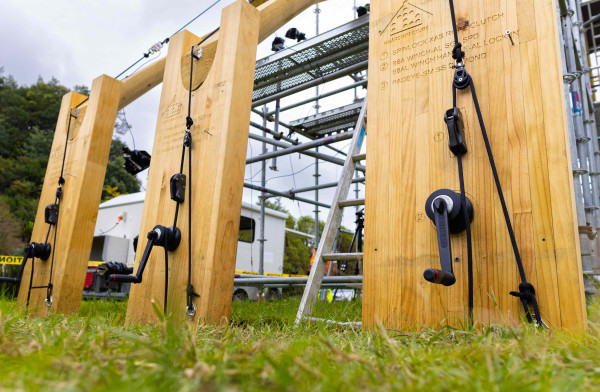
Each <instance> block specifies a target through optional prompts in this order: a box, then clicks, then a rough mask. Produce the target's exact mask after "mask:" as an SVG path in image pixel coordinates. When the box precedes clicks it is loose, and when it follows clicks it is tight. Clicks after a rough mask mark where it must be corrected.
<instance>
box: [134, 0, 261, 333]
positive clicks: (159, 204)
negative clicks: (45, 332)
mask: <svg viewBox="0 0 600 392" xmlns="http://www.w3.org/2000/svg"><path fill="white" fill-rule="evenodd" d="M258 26H259V17H258V11H257V10H256V9H255V8H254V7H252V6H251V5H250V4H248V3H247V2H246V1H243V0H240V1H237V2H235V3H234V4H232V5H230V6H228V7H226V8H225V9H224V10H223V13H222V16H221V28H220V31H219V41H218V47H217V49H216V53H215V55H214V61H213V64H212V67H210V71H209V72H208V75H207V77H206V79H205V80H204V82H203V83H202V85H201V86H200V87H199V88H198V89H197V90H195V91H194V92H193V95H192V101H191V109H192V112H191V117H192V118H193V121H194V125H193V126H192V129H191V132H192V150H191V151H192V164H193V168H192V171H193V173H192V179H191V181H192V183H193V185H192V250H191V251H192V263H193V265H192V278H191V282H192V284H193V285H194V288H195V290H196V291H197V292H198V293H199V294H200V298H195V299H194V304H195V306H196V309H197V312H196V315H195V319H194V321H195V322H198V321H202V322H212V323H221V322H225V321H226V320H227V319H228V318H229V316H230V312H231V296H232V290H233V276H234V273H235V258H236V249H237V238H238V237H237V236H238V228H239V219H240V211H241V201H242V190H243V176H244V168H245V161H246V148H247V140H248V132H249V127H248V121H249V119H250V104H251V99H252V85H253V81H254V64H255V58H256V46H257V42H258ZM199 41H200V38H199V37H197V36H195V35H193V34H191V33H189V32H187V31H183V32H181V33H179V34H177V35H175V36H174V37H172V38H171V40H170V43H169V53H168V56H167V60H166V65H165V74H164V79H163V89H162V96H161V103H160V109H159V114H158V124H157V129H156V135H155V139H154V148H153V151H152V163H151V165H150V171H149V174H150V177H149V179H148V187H147V191H146V199H145V202H144V214H143V219H142V223H141V228H140V243H139V245H138V247H139V249H144V247H145V246H146V243H147V239H146V233H147V232H148V231H150V230H152V228H153V227H154V226H155V225H157V224H160V225H164V226H171V225H172V224H173V219H174V216H175V207H176V203H175V202H174V201H172V200H171V199H170V193H169V179H170V178H171V176H172V175H173V174H175V173H178V172H179V166H180V162H181V149H182V144H183V137H184V133H185V126H186V120H185V118H186V115H187V110H188V89H187V83H185V84H184V83H183V82H182V79H181V75H180V72H181V69H182V66H183V68H184V69H185V68H186V67H188V68H189V59H190V57H189V56H185V55H186V54H187V53H189V52H190V48H191V46H192V45H194V44H197V43H198V42H199ZM182 61H187V62H188V64H182ZM195 61H198V60H195ZM200 61H201V60H200ZM187 72H188V74H189V69H188V71H187ZM187 162H188V161H187V153H186V158H185V165H184V174H186V176H187V185H188V186H189V181H190V176H189V174H188V173H187V165H188V163H187ZM188 206H189V200H188V195H187V191H186V196H185V201H184V202H183V203H182V204H181V205H180V209H179V218H178V223H177V226H178V227H179V228H180V230H181V237H182V238H181V243H180V245H179V247H178V248H177V249H176V250H175V251H174V252H169V281H168V286H169V292H168V301H167V304H168V309H167V312H168V313H170V314H172V315H173V319H175V320H178V321H183V320H187V319H188V317H187V316H186V313H185V308H186V287H187V279H188V258H187V254H188V236H189V232H188V218H187V217H188ZM138 253H139V254H138V256H137V257H136V259H137V260H136V271H137V267H138V264H139V261H140V258H141V252H138ZM164 257H165V256H164V250H163V249H161V248H158V247H155V248H154V251H153V252H152V254H151V256H150V259H149V261H148V265H147V267H146V270H145V272H144V276H143V282H142V283H141V284H135V285H132V288H131V296H130V300H129V306H128V308H127V321H128V322H136V321H154V320H156V315H155V313H154V310H153V308H152V303H151V301H153V300H154V301H156V303H157V304H160V305H159V306H158V307H159V308H160V309H162V307H163V306H162V304H163V295H164V287H165V286H164V285H165V278H164V275H165V269H164V267H165V266H164Z"/></svg>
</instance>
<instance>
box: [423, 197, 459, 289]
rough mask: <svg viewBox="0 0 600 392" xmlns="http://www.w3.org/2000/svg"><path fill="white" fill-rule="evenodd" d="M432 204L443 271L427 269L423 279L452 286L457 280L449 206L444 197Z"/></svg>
mask: <svg viewBox="0 0 600 392" xmlns="http://www.w3.org/2000/svg"><path fill="white" fill-rule="evenodd" d="M432 204H433V206H432V207H433V215H434V222H435V228H436V231H437V239H438V248H439V251H440V264H441V265H442V269H441V270H438V269H433V268H429V269H426V270H425V272H424V273H423V277H424V278H425V280H427V281H429V282H431V283H437V284H443V285H444V286H452V285H453V284H454V283H456V278H455V277H454V273H453V271H452V249H451V247H450V229H449V223H448V205H447V204H446V200H445V199H444V198H443V197H437V198H436V199H434V200H433V203H432Z"/></svg>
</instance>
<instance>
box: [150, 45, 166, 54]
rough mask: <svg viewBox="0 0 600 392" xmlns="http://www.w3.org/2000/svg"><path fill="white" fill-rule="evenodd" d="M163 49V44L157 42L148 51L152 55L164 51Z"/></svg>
mask: <svg viewBox="0 0 600 392" xmlns="http://www.w3.org/2000/svg"><path fill="white" fill-rule="evenodd" d="M162 47H163V44H162V42H157V43H155V44H154V45H152V46H151V47H150V49H148V53H150V54H152V53H156V52H160V50H161V49H162Z"/></svg>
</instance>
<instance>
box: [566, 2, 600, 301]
mask: <svg viewBox="0 0 600 392" xmlns="http://www.w3.org/2000/svg"><path fill="white" fill-rule="evenodd" d="M558 13H559V15H560V20H561V26H562V29H561V31H559V36H560V41H561V43H562V49H563V50H562V51H561V54H562V62H563V71H564V73H563V81H564V83H565V100H566V102H567V103H568V104H570V105H567V110H569V111H570V113H569V114H570V115H569V116H568V126H569V136H570V138H569V139H570V145H571V159H572V164H573V183H574V187H575V189H574V190H575V198H576V205H577V219H578V225H579V238H580V244H581V261H582V267H583V268H582V272H583V274H584V284H585V292H586V295H587V296H588V297H589V296H592V295H596V294H597V293H598V290H597V288H596V285H595V284H594V281H595V279H596V278H597V277H598V275H599V274H600V262H599V259H598V249H599V246H600V243H599V240H598V236H597V233H598V228H599V227H600V214H599V205H600V199H599V191H600V188H599V187H598V185H599V184H598V181H599V178H598V176H599V174H600V172H599V171H598V168H600V152H599V150H598V131H597V126H596V118H595V116H596V113H595V109H594V102H593V101H594V93H593V88H595V86H594V87H593V86H592V78H594V79H596V81H595V83H598V81H597V74H598V73H597V68H595V67H592V68H590V66H589V60H593V61H594V62H595V63H596V64H597V60H598V55H597V53H598V46H597V43H596V42H597V38H598V37H597V36H598V31H597V29H596V28H595V26H594V25H595V24H596V26H598V27H600V24H599V23H600V4H599V2H598V1H593V2H586V3H581V2H580V1H578V0H560V1H559V2H558ZM593 74H595V75H596V76H594V75H593Z"/></svg>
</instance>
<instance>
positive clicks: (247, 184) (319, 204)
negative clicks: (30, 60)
mask: <svg viewBox="0 0 600 392" xmlns="http://www.w3.org/2000/svg"><path fill="white" fill-rule="evenodd" d="M244 188H248V189H254V190H257V191H261V192H262V193H270V194H271V195H274V196H281V197H285V198H287V199H291V200H298V201H300V202H302V203H307V204H312V205H316V206H319V207H323V208H331V206H330V205H329V204H324V203H320V202H316V201H312V200H309V199H305V198H303V197H297V196H295V195H290V194H289V193H285V192H279V191H276V190H273V189H268V188H265V187H260V186H258V185H254V184H249V183H247V182H244ZM268 197H269V196H265V197H264V198H265V199H267V198H268Z"/></svg>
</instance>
